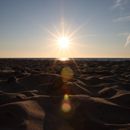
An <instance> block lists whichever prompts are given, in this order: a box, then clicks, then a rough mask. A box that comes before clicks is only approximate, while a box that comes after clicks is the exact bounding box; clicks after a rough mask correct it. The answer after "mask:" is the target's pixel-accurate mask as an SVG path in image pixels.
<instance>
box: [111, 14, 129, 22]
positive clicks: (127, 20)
mask: <svg viewBox="0 0 130 130" xmlns="http://www.w3.org/2000/svg"><path fill="white" fill-rule="evenodd" d="M113 21H114V22H130V15H129V16H124V17H119V18H116V19H114V20H113Z"/></svg>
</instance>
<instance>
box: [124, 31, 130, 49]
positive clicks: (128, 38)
mask: <svg viewBox="0 0 130 130" xmlns="http://www.w3.org/2000/svg"><path fill="white" fill-rule="evenodd" d="M128 44H130V33H129V35H128V36H127V38H126V42H125V46H124V47H127V46H128Z"/></svg>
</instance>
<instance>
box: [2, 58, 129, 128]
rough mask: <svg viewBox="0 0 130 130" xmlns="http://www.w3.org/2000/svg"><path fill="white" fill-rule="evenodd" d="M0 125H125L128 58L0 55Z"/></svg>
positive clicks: (88, 126)
mask: <svg viewBox="0 0 130 130" xmlns="http://www.w3.org/2000/svg"><path fill="white" fill-rule="evenodd" d="M0 130H130V60H128V59H127V60H116V59H113V60H84V59H83V60H76V59H73V60H72V59H71V60H66V61H60V60H57V59H44V60H42V59H0Z"/></svg>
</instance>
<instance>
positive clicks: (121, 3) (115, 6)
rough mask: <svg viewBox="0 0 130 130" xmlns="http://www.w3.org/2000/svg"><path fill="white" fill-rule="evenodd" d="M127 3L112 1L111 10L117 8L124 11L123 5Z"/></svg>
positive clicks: (118, 0) (120, 0)
mask: <svg viewBox="0 0 130 130" xmlns="http://www.w3.org/2000/svg"><path fill="white" fill-rule="evenodd" d="M126 3H127V0H114V5H113V6H112V8H113V9H116V8H119V9H124V5H125V4H126Z"/></svg>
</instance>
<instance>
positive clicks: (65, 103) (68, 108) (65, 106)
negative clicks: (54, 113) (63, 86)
mask: <svg viewBox="0 0 130 130" xmlns="http://www.w3.org/2000/svg"><path fill="white" fill-rule="evenodd" d="M61 109H62V111H63V112H65V113H67V112H70V111H71V109H72V107H71V103H70V100H69V95H68V94H65V95H64V99H63V102H62V106H61Z"/></svg>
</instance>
